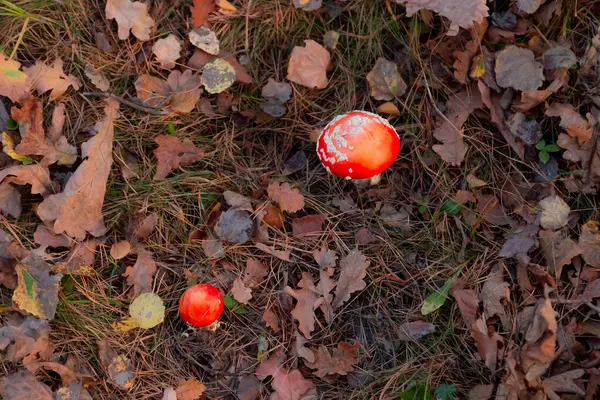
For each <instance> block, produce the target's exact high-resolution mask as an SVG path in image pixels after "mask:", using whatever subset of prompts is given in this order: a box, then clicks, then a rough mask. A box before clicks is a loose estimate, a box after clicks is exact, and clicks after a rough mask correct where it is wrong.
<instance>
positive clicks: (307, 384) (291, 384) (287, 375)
mask: <svg viewBox="0 0 600 400" xmlns="http://www.w3.org/2000/svg"><path fill="white" fill-rule="evenodd" d="M284 362H285V355H284V354H282V353H280V354H276V355H274V356H272V357H271V358H269V359H268V360H266V361H263V362H261V363H260V365H259V366H258V368H256V372H255V374H256V376H257V377H258V379H261V380H262V379H265V378H266V377H267V376H269V375H271V376H273V380H272V381H271V387H272V388H273V390H275V392H274V393H273V394H272V395H271V400H300V399H301V396H302V395H303V394H304V393H306V392H307V391H308V390H309V389H311V388H313V387H314V383H313V382H312V381H311V380H308V379H304V377H303V376H302V374H301V373H300V371H298V370H297V369H294V370H287V369H284V368H283V367H282V364H283V363H284Z"/></svg>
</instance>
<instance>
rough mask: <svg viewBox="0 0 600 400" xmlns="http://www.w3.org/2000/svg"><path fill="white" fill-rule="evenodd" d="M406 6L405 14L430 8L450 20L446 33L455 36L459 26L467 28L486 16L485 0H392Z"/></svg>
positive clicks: (409, 14)
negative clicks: (458, 0)
mask: <svg viewBox="0 0 600 400" xmlns="http://www.w3.org/2000/svg"><path fill="white" fill-rule="evenodd" d="M394 1H395V2H396V3H399V4H402V5H404V6H406V16H408V17H410V16H411V15H413V14H415V13H417V11H419V10H422V9H427V10H432V11H434V12H436V13H438V14H440V15H441V16H443V17H446V18H448V19H449V20H450V30H449V31H448V33H447V35H449V36H456V35H457V34H458V31H459V27H460V28H464V29H469V28H470V27H472V26H473V24H475V23H481V22H482V21H483V19H484V18H486V17H487V16H488V8H487V6H486V0H465V1H461V2H456V1H448V0H394Z"/></svg>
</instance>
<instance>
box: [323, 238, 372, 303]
mask: <svg viewBox="0 0 600 400" xmlns="http://www.w3.org/2000/svg"><path fill="white" fill-rule="evenodd" d="M368 266H369V261H367V257H365V256H364V255H363V254H362V253H361V252H360V250H353V251H352V252H351V253H350V254H348V255H347V256H346V257H344V258H342V259H341V260H340V277H339V279H338V282H337V285H336V288H335V299H334V301H333V303H332V307H333V308H334V309H335V308H338V307H339V306H341V305H342V304H344V303H345V302H347V301H348V300H350V295H351V294H352V293H354V292H356V291H358V290H362V289H364V288H365V287H366V286H367V284H366V283H365V281H364V278H365V276H366V275H367V267H368Z"/></svg>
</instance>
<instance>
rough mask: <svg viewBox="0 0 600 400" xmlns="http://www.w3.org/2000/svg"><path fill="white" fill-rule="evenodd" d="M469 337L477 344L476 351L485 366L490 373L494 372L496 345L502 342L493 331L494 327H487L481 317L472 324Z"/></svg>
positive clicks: (496, 354)
mask: <svg viewBox="0 0 600 400" xmlns="http://www.w3.org/2000/svg"><path fill="white" fill-rule="evenodd" d="M471 335H472V336H473V338H474V339H475V342H476V343H477V351H478V352H479V355H480V356H481V358H482V359H483V361H484V362H485V365H486V366H487V367H488V368H489V369H490V370H491V371H492V372H496V365H497V362H498V343H503V342H504V340H503V339H502V336H500V335H499V334H498V333H497V332H496V331H495V330H494V327H488V326H487V324H486V323H485V319H484V318H483V317H480V318H479V319H478V320H477V321H475V322H473V324H472V329H471Z"/></svg>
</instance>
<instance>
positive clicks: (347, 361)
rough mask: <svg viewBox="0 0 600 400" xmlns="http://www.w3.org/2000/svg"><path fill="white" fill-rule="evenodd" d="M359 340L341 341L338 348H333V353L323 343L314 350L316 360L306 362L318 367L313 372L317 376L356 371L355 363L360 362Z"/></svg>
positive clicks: (312, 366) (311, 366) (308, 365)
mask: <svg viewBox="0 0 600 400" xmlns="http://www.w3.org/2000/svg"><path fill="white" fill-rule="evenodd" d="M359 347H360V345H359V344H358V342H354V343H346V342H340V343H338V345H337V348H334V349H332V351H331V354H330V353H329V350H327V347H325V346H323V345H321V346H319V348H318V349H316V350H313V352H314V354H315V362H314V363H308V362H305V364H306V366H307V367H308V368H310V369H316V370H317V371H315V372H313V374H315V375H316V376H318V377H320V378H323V377H325V376H327V375H335V374H337V375H347V374H348V373H349V372H352V371H354V367H353V366H354V365H355V364H356V363H358V358H357V357H358V349H359Z"/></svg>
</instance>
